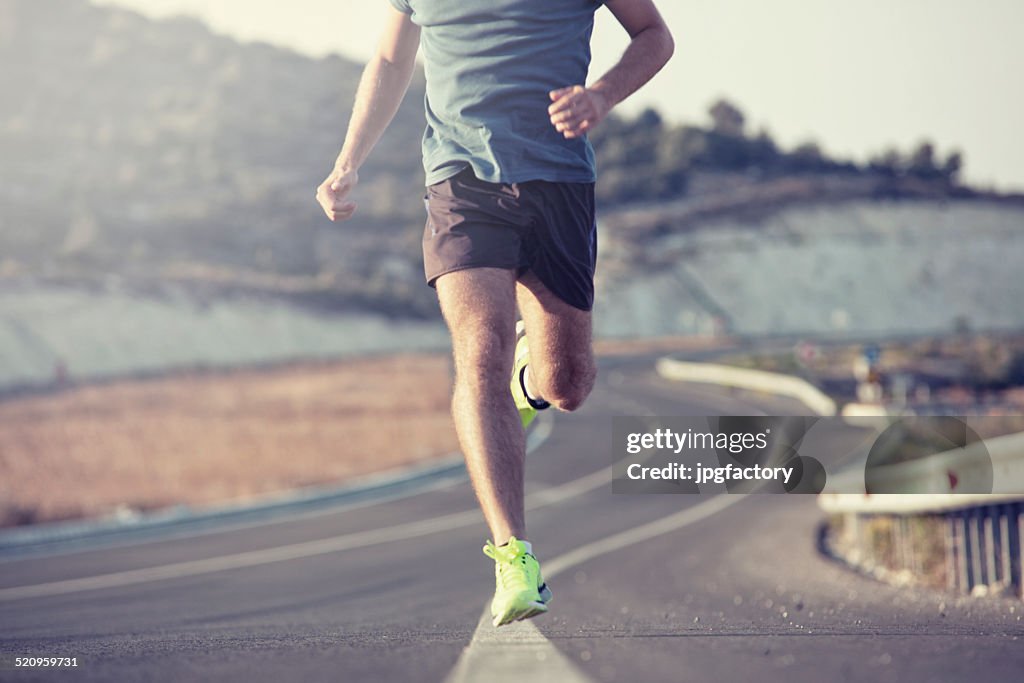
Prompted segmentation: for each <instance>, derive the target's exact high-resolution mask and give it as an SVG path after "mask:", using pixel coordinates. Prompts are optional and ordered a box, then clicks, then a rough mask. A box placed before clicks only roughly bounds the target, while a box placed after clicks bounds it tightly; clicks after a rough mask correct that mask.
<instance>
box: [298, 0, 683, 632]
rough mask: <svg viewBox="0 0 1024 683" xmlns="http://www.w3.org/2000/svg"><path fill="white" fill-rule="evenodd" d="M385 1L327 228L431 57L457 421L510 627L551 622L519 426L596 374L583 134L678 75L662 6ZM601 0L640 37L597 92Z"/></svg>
mask: <svg viewBox="0 0 1024 683" xmlns="http://www.w3.org/2000/svg"><path fill="white" fill-rule="evenodd" d="M389 1H390V3H391V5H392V6H393V7H394V10H393V11H390V12H389V15H388V18H387V20H386V25H385V28H384V33H383V36H382V38H381V40H380V43H379V45H378V47H377V52H376V54H375V55H374V56H373V58H371V60H370V62H369V63H368V64H367V66H366V69H365V71H364V72H363V76H362V79H361V81H360V84H359V88H358V91H357V93H356V100H355V105H354V107H353V111H352V117H351V119H350V121H349V126H348V132H347V134H346V137H345V142H344V145H343V146H342V150H341V153H340V154H339V155H338V158H337V161H336V162H335V165H334V170H333V171H331V173H330V175H329V176H327V179H326V180H324V181H323V183H322V184H321V185H320V187H319V188H317V192H316V196H317V200H318V201H319V202H320V205H321V206H322V207H323V209H324V212H325V213H326V214H327V216H328V218H330V219H331V220H332V221H345V220H348V219H349V218H351V217H352V215H353V214H354V213H355V211H356V203H355V202H354V201H353V199H352V198H353V197H356V196H357V194H358V193H357V192H356V185H357V183H358V182H359V175H358V171H359V168H360V167H361V166H362V165H363V162H364V161H366V158H367V156H368V155H369V154H370V151H371V149H372V148H373V147H374V145H375V144H376V143H377V141H378V140H379V139H380V137H381V136H382V135H383V134H384V131H385V129H386V128H387V126H388V124H389V123H390V122H391V119H392V118H393V117H394V115H395V112H396V111H397V109H398V106H399V104H400V103H401V101H402V99H403V97H404V96H405V92H406V90H407V88H408V86H409V81H410V80H411V78H412V74H413V69H414V64H415V59H416V54H417V50H418V49H419V48H422V51H423V61H424V66H425V71H426V80H427V85H426V98H425V108H426V120H427V127H426V131H425V133H424V135H423V166H424V169H425V171H426V185H427V192H426V197H425V199H426V205H427V222H426V227H425V229H424V234H423V259H424V266H425V271H426V279H427V283H428V284H429V285H431V286H433V287H435V288H436V289H437V296H438V300H439V302H440V306H441V312H442V315H443V316H444V319H445V321H446V322H447V324H448V328H449V330H450V332H451V338H452V348H453V353H454V357H455V388H454V395H453V398H452V416H453V418H454V421H455V428H456V432H457V434H458V437H459V443H460V445H461V447H462V452H463V453H464V454H465V458H466V468H467V470H468V471H469V476H470V479H471V481H472V483H473V488H474V490H475V491H476V495H477V499H478V500H479V502H480V507H481V509H482V511H483V514H484V518H485V519H486V521H487V525H488V527H489V528H490V531H491V534H492V538H493V539H494V542H490V541H488V543H487V545H486V546H485V547H484V553H485V554H486V555H487V556H488V557H490V558H492V559H493V560H494V561H495V577H496V583H497V585H496V588H495V594H494V599H493V600H492V602H491V614H492V616H493V617H494V624H495V626H500V625H503V624H507V623H510V622H512V621H516V620H518V619H526V618H529V617H532V616H535V615H537V614H540V613H542V612H546V611H547V609H548V608H547V602H548V600H549V599H550V597H551V593H550V591H549V590H548V589H547V587H546V585H545V584H544V580H543V579H542V578H541V573H540V567H539V565H538V563H537V560H536V558H535V557H534V554H533V548H532V547H531V545H530V542H529V541H528V540H527V535H526V522H525V513H524V509H523V467H524V459H525V443H526V439H525V432H524V429H525V427H526V426H527V425H528V424H529V423H530V421H531V420H532V419H533V418H534V417H535V416H536V414H537V411H538V410H542V409H544V408H547V407H548V406H550V405H554V406H555V407H556V408H558V409H560V410H565V411H571V410H575V409H576V408H578V407H579V406H580V405H581V404H582V403H583V401H584V400H585V399H586V398H587V395H588V394H589V393H590V390H591V388H592V387H593V384H594V378H595V376H596V370H595V366H594V358H593V353H592V350H591V308H592V306H593V301H594V283H593V276H594V265H595V259H596V249H597V235H596V224H595V221H594V182H595V180H596V174H595V169H594V153H593V149H592V148H591V146H590V143H589V142H588V141H587V133H588V132H589V131H590V130H592V129H593V128H594V127H595V126H596V125H598V124H599V123H600V122H601V121H602V120H603V119H604V118H605V117H606V116H607V115H608V112H609V111H611V109H612V108H613V107H614V106H615V105H617V104H618V103H619V102H621V101H622V100H624V99H625V98H626V97H628V96H629V95H630V94H632V93H633V92H634V91H636V90H637V89H638V88H640V87H641V86H642V85H644V84H645V83H646V82H647V81H649V80H650V79H651V77H653V76H654V74H656V73H657V72H658V71H659V70H660V69H661V68H662V66H664V65H665V63H666V62H667V61H668V59H669V58H670V57H671V55H672V51H673V42H672V36H671V34H670V33H669V30H668V28H667V27H666V26H665V22H664V21H663V20H662V18H661V16H660V15H659V13H658V10H657V9H656V8H655V6H654V3H653V2H652V0H608V1H607V2H604V3H602V2H599V1H598V0H389ZM601 4H606V5H607V6H608V9H609V10H610V11H611V13H612V14H613V15H614V16H615V18H616V19H617V20H618V21H619V23H620V24H621V25H622V27H623V28H624V29H625V30H626V31H627V32H628V33H629V35H630V37H631V41H630V43H629V47H628V48H627V49H626V51H625V53H624V54H623V55H622V57H621V59H620V60H619V62H618V63H617V64H616V65H615V66H614V67H613V68H612V69H610V70H609V71H608V72H607V73H606V74H604V75H603V76H602V77H601V78H600V79H598V80H597V81H595V82H594V83H592V84H591V85H590V86H584V84H585V83H586V80H587V71H588V68H589V65H590V36H591V32H592V30H593V25H594V12H595V11H596V10H597V9H598V8H599V7H600V6H601ZM517 306H518V310H519V313H520V315H521V317H522V320H521V321H520V322H519V323H517V316H516V309H517ZM527 339H529V343H527ZM510 377H511V385H510V381H509V378H510ZM510 386H511V393H510V391H509V388H510Z"/></svg>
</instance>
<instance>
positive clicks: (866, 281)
mask: <svg viewBox="0 0 1024 683" xmlns="http://www.w3.org/2000/svg"><path fill="white" fill-rule="evenodd" d="M649 248H650V249H652V250H656V251H657V252H658V253H660V254H662V255H663V256H664V254H666V253H668V254H671V253H675V254H678V258H677V259H676V260H677V265H676V266H674V267H673V268H672V269H671V270H669V271H667V272H658V273H654V274H649V275H638V276H637V277H636V278H635V279H632V280H630V281H629V282H627V283H611V282H609V283H602V284H603V285H604V286H603V287H602V290H603V291H602V292H601V295H600V298H599V301H600V308H599V310H598V313H597V319H596V320H597V326H598V331H599V332H600V333H602V334H604V335H609V336H642V335H650V334H693V333H702V332H704V333H706V332H707V331H709V330H710V329H711V328H712V322H711V321H712V320H713V319H714V318H715V317H716V316H718V317H724V318H725V319H726V322H727V324H728V326H729V329H730V330H731V331H733V332H736V333H740V334H749V335H764V334H811V335H813V334H837V333H838V334H858V335H859V334H879V335H886V334H906V333H932V332H945V331H950V330H952V329H953V328H954V326H955V325H958V324H960V325H963V324H964V323H966V324H969V326H970V327H971V328H972V329H975V330H989V329H991V330H996V329H999V330H1014V329H1021V328H1022V327H1024V211H1022V210H1021V209H1020V208H1013V207H1008V206H1002V205H998V204H984V203H977V202H953V203H948V204H939V203H935V202H910V201H905V202H869V201H863V202H851V203H847V204H840V205H837V206H822V207H805V208H793V209H788V210H785V211H782V212H781V213H779V214H777V215H775V216H773V217H771V218H768V219H766V220H765V221H764V222H763V223H760V224H756V225H753V224H742V223H737V222H729V221H722V222H715V223H709V224H707V225H705V226H702V227H701V229H699V230H696V231H692V232H688V233H684V234H677V235H668V236H665V237H663V238H661V239H659V240H658V241H657V242H656V243H655V244H653V245H651V246H650V247H649Z"/></svg>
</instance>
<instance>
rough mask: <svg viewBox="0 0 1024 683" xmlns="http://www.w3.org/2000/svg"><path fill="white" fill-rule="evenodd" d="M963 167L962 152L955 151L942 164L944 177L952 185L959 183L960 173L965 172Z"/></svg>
mask: <svg viewBox="0 0 1024 683" xmlns="http://www.w3.org/2000/svg"><path fill="white" fill-rule="evenodd" d="M963 167H964V155H963V153H962V152H961V151H960V150H953V151H952V152H950V153H949V156H947V157H946V161H944V162H943V164H942V175H944V176H945V177H946V180H948V181H949V182H951V183H954V182H957V181H958V180H959V179H960V171H961V170H963Z"/></svg>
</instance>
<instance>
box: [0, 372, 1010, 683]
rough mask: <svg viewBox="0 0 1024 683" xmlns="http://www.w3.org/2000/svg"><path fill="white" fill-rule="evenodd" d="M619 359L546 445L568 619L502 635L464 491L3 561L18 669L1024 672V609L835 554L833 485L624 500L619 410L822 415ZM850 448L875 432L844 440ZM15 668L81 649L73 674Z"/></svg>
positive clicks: (951, 677) (540, 495)
mask: <svg viewBox="0 0 1024 683" xmlns="http://www.w3.org/2000/svg"><path fill="white" fill-rule="evenodd" d="M805 412H806V410H805V409H803V408H802V407H801V406H799V405H797V404H794V403H789V402H784V401H779V400H777V399H771V398H768V397H764V396H749V395H741V394H737V393H733V392H728V391H723V390H717V389H711V388H706V387H697V386H692V385H680V384H675V383H672V382H668V381H665V380H662V379H660V378H658V377H657V376H656V375H655V374H654V373H653V370H652V369H651V363H650V362H649V359H638V360H629V361H626V360H618V361H614V362H606V363H604V365H603V367H602V372H601V379H600V383H599V386H598V388H597V389H596V390H595V393H594V395H593V397H592V399H591V401H590V402H589V403H588V405H587V406H586V408H585V409H584V410H582V411H580V412H579V413H577V414H574V415H571V416H558V417H557V418H555V421H554V424H553V429H552V431H551V434H550V437H549V438H548V439H547V441H546V442H545V443H544V444H543V445H542V446H541V447H540V448H539V449H538V450H537V451H536V452H535V453H533V454H532V455H531V456H530V459H529V461H528V467H527V481H528V492H529V494H530V495H529V500H528V505H529V506H530V512H529V515H528V522H529V525H530V531H529V535H530V538H531V540H532V541H533V543H534V547H535V548H536V550H537V553H538V555H539V558H540V560H541V562H542V566H543V567H544V568H545V573H546V574H547V575H548V579H549V583H550V584H551V586H552V588H553V590H554V595H555V597H554V600H553V602H552V603H551V612H550V613H549V614H547V615H544V616H542V617H539V618H537V619H534V620H532V621H531V622H526V623H523V624H517V625H515V626H513V627H509V628H505V629H499V630H495V629H493V628H492V627H490V626H489V624H487V623H486V620H481V615H482V613H483V611H484V609H485V608H486V605H487V601H488V600H489V598H490V592H491V590H492V589H493V583H492V582H493V578H492V565H491V561H490V560H488V559H487V558H486V557H484V555H483V554H482V553H481V552H480V547H481V546H482V544H483V541H484V539H485V538H486V536H487V532H486V529H485V528H484V526H483V523H482V521H481V519H480V517H479V513H478V512H477V511H476V508H475V503H474V500H473V498H472V493H471V491H470V489H469V485H468V484H467V483H465V482H463V483H458V484H453V485H448V486H445V487H443V488H440V489H437V490H432V491H429V492H425V493H422V494H419V495H415V496H411V497H407V498H404V499H401V500H397V501H396V500H392V501H389V502H387V503H383V504H368V505H367V504H364V505H360V506H358V507H348V508H340V509H337V510H330V511H326V512H318V513H316V514H306V515H303V516H299V517H294V518H287V519H280V520H277V521H275V522H273V523H267V524H260V525H253V526H248V527H244V528H234V529H230V530H224V531H215V532H212V533H210V532H207V533H203V534H201V535H196V536H193V537H187V538H174V539H166V538H163V539H157V540H153V541H150V542H144V543H134V544H131V545H123V546H119V547H111V548H103V549H98V550H93V551H85V552H82V551H76V552H72V553H65V554H57V555H51V556H46V557H35V558H28V559H8V560H3V559H2V558H0V653H2V665H0V680H4V681H7V680H12V681H25V680H61V681H65V680H76V681H79V680H81V681H118V682H120V681H193V680H204V681H205V680H210V681H245V682H246V683H254V682H258V681H293V680H296V681H297V680H302V681H446V680H447V681H453V682H454V681H467V680H470V681H472V680H488V681H502V680H508V679H513V678H514V679H515V680H519V681H523V680H529V681H530V683H538V682H539V681H558V682H562V681H567V682H571V681H628V682H630V683H644V682H647V681H672V682H678V681H726V682H731V681H745V680H754V681H759V682H761V681H787V682H800V681H862V680H863V681H899V682H900V683H910V682H916V681H963V680H970V679H980V680H985V681H986V682H987V681H1020V680H1022V676H1024V621H1022V619H1021V614H1022V612H1024V605H1022V604H1021V603H1019V602H1013V601H1010V600H1004V599H998V598H986V599H962V598H955V597H951V596H948V595H945V596H944V595H939V594H935V593H929V592H924V591H919V590H906V589H896V588H892V587H889V586H885V585H882V584H879V583H875V582H873V581H871V580H869V579H867V578H864V577H862V576H859V575H857V574H854V573H852V572H850V571H848V570H847V569H845V568H844V567H841V566H839V565H837V564H835V563H834V562H832V561H830V560H828V559H826V558H824V557H822V556H821V555H819V554H818V552H817V550H816V534H817V530H818V528H819V525H820V523H821V522H822V519H823V517H822V514H821V513H820V511H819V510H818V508H817V506H816V503H815V500H814V498H813V497H812V496H782V495H747V496H741V495H719V496H711V495H700V496H698V495H635V496H626V495H614V494H612V493H611V486H610V474H609V469H608V462H609V440H610V436H611V432H610V429H611V427H610V421H609V417H610V416H612V415H642V414H653V415H676V414H708V415H713V414H733V415H735V414H762V413H766V414H803V413H805ZM828 438H829V439H832V440H833V441H830V443H835V448H836V453H843V452H847V451H848V450H849V449H850V448H852V447H853V444H855V443H857V442H858V440H859V439H861V438H862V436H861V435H859V434H858V433H856V432H855V431H853V430H850V431H849V432H846V431H842V430H838V431H837V432H836V433H835V434H834V435H831V434H830V435H829V436H828ZM15 656H51V657H75V658H77V661H78V666H77V668H75V669H73V670H42V669H15V668H13V666H12V664H13V657H15Z"/></svg>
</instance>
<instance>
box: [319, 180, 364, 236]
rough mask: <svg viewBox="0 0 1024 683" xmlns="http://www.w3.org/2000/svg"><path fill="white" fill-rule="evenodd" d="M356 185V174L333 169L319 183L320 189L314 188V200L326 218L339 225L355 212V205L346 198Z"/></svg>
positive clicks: (357, 181)
mask: <svg viewBox="0 0 1024 683" xmlns="http://www.w3.org/2000/svg"><path fill="white" fill-rule="evenodd" d="M358 183H359V174H358V173H356V172H355V171H346V170H344V169H340V168H335V169H334V170H333V171H331V174H330V175H329V176H327V179H326V180H324V181H323V182H322V183H320V187H318V188H316V200H317V201H318V202H320V206H321V207H323V210H324V213H326V214H327V217H328V218H330V219H331V220H332V221H335V222H336V223H340V222H341V221H347V220H348V219H349V218H351V217H352V214H354V213H355V212H356V203H355V202H353V201H352V200H350V199H348V196H349V194H350V193H351V192H352V189H353V188H355V186H356V185H357V184H358Z"/></svg>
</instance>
